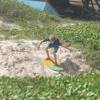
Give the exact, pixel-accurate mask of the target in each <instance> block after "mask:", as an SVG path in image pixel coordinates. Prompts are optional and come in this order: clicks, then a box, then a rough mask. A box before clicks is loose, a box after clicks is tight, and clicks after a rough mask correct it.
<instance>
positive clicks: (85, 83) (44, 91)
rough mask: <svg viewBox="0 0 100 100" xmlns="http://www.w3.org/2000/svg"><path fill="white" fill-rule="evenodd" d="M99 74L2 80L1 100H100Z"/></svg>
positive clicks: (2, 78)
mask: <svg viewBox="0 0 100 100" xmlns="http://www.w3.org/2000/svg"><path fill="white" fill-rule="evenodd" d="M99 99H100V75H99V73H98V74H97V73H94V72H90V73H82V74H78V75H67V76H57V77H35V78H28V77H25V78H8V77H1V78H0V100H99Z"/></svg>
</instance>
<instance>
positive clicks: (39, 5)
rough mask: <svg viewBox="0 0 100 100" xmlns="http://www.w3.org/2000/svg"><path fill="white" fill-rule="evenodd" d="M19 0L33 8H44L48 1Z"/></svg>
mask: <svg viewBox="0 0 100 100" xmlns="http://www.w3.org/2000/svg"><path fill="white" fill-rule="evenodd" d="M17 1H18V2H23V3H24V4H26V5H29V6H31V7H32V8H35V9H39V10H44V8H45V5H46V3H45V2H42V1H36V0H17Z"/></svg>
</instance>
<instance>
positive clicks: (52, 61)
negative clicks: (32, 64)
mask: <svg viewBox="0 0 100 100" xmlns="http://www.w3.org/2000/svg"><path fill="white" fill-rule="evenodd" d="M42 63H43V64H44V65H46V66H52V65H55V63H54V60H50V59H44V60H43V61H42Z"/></svg>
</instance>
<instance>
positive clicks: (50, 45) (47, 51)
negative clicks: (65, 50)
mask: <svg viewBox="0 0 100 100" xmlns="http://www.w3.org/2000/svg"><path fill="white" fill-rule="evenodd" d="M52 47H53V45H52V44H51V43H50V44H49V45H48V46H47V48H46V49H45V50H46V54H47V58H46V59H50V55H49V50H48V49H50V48H52Z"/></svg>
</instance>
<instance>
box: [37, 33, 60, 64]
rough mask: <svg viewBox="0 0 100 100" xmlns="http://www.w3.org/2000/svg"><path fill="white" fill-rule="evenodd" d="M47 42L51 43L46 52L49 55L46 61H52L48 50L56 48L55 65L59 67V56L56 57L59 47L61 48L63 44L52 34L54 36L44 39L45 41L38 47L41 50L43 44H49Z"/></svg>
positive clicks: (54, 54)
mask: <svg viewBox="0 0 100 100" xmlns="http://www.w3.org/2000/svg"><path fill="white" fill-rule="evenodd" d="M47 41H49V44H48V46H47V47H46V49H45V50H46V54H47V58H46V59H47V60H49V59H50V55H49V51H48V49H50V48H54V51H53V56H54V61H55V64H56V65H57V55H56V53H57V51H58V49H59V47H60V46H61V42H60V40H59V39H58V38H57V37H56V36H55V35H53V34H52V35H50V36H49V38H47V39H44V40H43V41H41V42H40V44H39V46H38V47H39V48H40V45H41V44H42V43H43V42H47Z"/></svg>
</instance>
